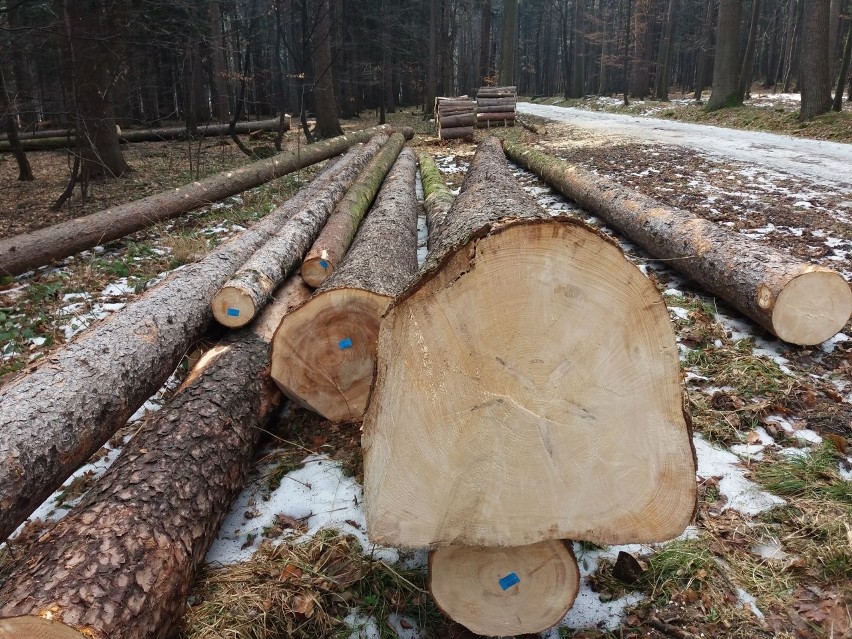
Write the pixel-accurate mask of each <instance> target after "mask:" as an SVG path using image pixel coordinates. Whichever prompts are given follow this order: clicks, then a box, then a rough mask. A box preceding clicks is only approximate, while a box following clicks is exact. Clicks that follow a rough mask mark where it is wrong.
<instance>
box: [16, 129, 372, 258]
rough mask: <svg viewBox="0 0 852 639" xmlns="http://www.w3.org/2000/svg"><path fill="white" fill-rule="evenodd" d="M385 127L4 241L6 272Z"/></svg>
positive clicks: (240, 187) (114, 235) (246, 184)
mask: <svg viewBox="0 0 852 639" xmlns="http://www.w3.org/2000/svg"><path fill="white" fill-rule="evenodd" d="M380 130H381V129H379V128H372V129H365V130H363V131H356V132H354V133H350V134H347V135H344V136H339V137H337V138H333V139H331V140H326V141H324V142H319V143H317V144H312V145H310V146H307V147H303V148H300V149H295V150H291V151H287V152H285V153H281V154H279V155H276V156H275V157H272V158H269V159H266V160H260V161H258V162H254V163H252V164H248V165H246V166H244V167H241V168H238V169H230V170H228V171H223V172H222V173H219V174H217V175H213V176H210V177H208V178H204V179H203V180H199V181H197V182H192V183H191V184H187V185H185V186H182V187H179V188H177V189H171V190H169V191H166V192H163V193H158V194H156V195H151V196H148V197H146V198H143V199H141V200H137V201H135V202H129V203H127V204H122V205H119V206H116V207H113V208H111V209H106V210H104V211H99V212H98V213H92V214H91V215H86V216H84V217H78V218H76V219H73V220H70V221H68V222H62V223H60V224H54V225H53V226H49V227H47V228H44V229H40V230H38V231H33V232H32V233H25V234H23V235H16V236H14V237H10V238H6V239H3V240H0V274H8V275H18V274H20V273H24V272H26V271H28V270H30V269H33V268H37V267H39V266H43V265H45V264H50V263H51V262H52V261H54V260H59V259H62V258H63V257H68V256H69V255H73V254H74V253H77V252H79V251H83V250H85V249H90V248H92V247H93V246H97V245H98V244H104V243H106V242H109V241H111V240H115V239H118V238H120V237H124V236H125V235H129V234H130V233H134V232H136V231H139V230H141V229H144V228H147V227H149V226H151V225H153V224H156V223H157V222H159V221H161V220H165V219H168V218H170V217H176V216H178V215H182V214H184V213H186V212H187V211H191V210H192V209H195V208H198V207H199V206H204V205H205V204H209V203H211V202H215V201H217V200H221V199H223V198H225V197H228V196H229V195H233V194H234V193H241V192H242V191H245V190H246V189H250V188H253V187H255V186H258V185H260V184H264V183H266V182H269V181H270V180H274V179H275V178H279V177H281V176H283V175H287V174H288V173H292V172H293V171H296V170H298V169H300V168H303V167H306V166H310V165H311V164H315V163H317V162H320V161H322V160H325V159H328V158H330V157H332V156H335V155H338V154H340V153H343V152H344V151H345V150H346V149H348V148H349V147H350V146H352V145H353V144H357V143H358V142H366V141H367V140H369V139H370V138H371V137H372V136H373V135H375V134H376V133H377V132H379V131H380Z"/></svg>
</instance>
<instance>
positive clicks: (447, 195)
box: [417, 152, 455, 247]
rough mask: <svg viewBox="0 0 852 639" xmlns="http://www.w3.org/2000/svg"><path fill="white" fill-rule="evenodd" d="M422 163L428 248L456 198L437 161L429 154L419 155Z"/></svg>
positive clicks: (421, 177) (421, 175)
mask: <svg viewBox="0 0 852 639" xmlns="http://www.w3.org/2000/svg"><path fill="white" fill-rule="evenodd" d="M417 157H418V160H419V162H420V181H421V182H422V183H423V198H424V199H423V206H424V208H425V209H426V229H427V231H428V234H427V235H426V243H427V247H428V246H431V244H432V241H433V238H434V237H436V236H437V235H438V227H439V226H440V225H441V224H442V223H443V221H444V219H445V218H446V217H447V213H448V212H449V210H450V207H452V205H453V202H454V201H455V197H454V196H453V194H452V193H451V192H450V189H449V188H448V187H447V183H446V182H444V178H443V177H442V176H441V172H440V171H439V170H438V166H437V165H436V164H435V160H434V159H432V156H431V155H429V154H428V153H424V152H421V153H419V154H418V156H417Z"/></svg>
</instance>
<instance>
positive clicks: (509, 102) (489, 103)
mask: <svg viewBox="0 0 852 639" xmlns="http://www.w3.org/2000/svg"><path fill="white" fill-rule="evenodd" d="M517 102H518V99H517V98H515V97H511V98H483V97H480V96H477V98H476V110H477V111H481V110H482V108H483V107H495V106H501V107H508V108H504V109H503V110H504V111H509V110H512V111H514V110H515V105H516V104H517Z"/></svg>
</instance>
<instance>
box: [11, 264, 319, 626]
mask: <svg viewBox="0 0 852 639" xmlns="http://www.w3.org/2000/svg"><path fill="white" fill-rule="evenodd" d="M309 295H310V292H309V289H307V287H305V286H304V285H303V284H302V283H301V282H300V281H298V279H296V281H291V282H290V283H289V284H288V285H287V286H286V287H285V288H284V289H283V290H282V292H281V293H279V296H278V298H277V299H276V300H275V302H273V303H272V304H271V305H269V306H268V307H267V308H266V310H265V311H264V313H263V315H262V316H261V318H260V320H259V321H258V322H257V323H256V324H255V325H254V327H253V330H245V331H241V332H240V333H236V334H234V336H233V337H232V338H231V339H228V340H225V341H224V342H223V343H221V344H219V345H218V346H216V347H214V348H213V349H212V350H211V351H209V352H208V353H207V354H206V355H205V356H204V357H203V358H202V359H201V361H199V363H198V364H197V365H196V366H195V368H194V369H193V370H192V371H191V373H190V374H189V377H188V378H187V381H186V382H184V384H183V385H182V386H181V388H180V389H178V391H177V393H176V394H175V396H174V397H173V398H172V399H171V400H170V401H169V403H168V405H166V406H165V407H163V409H162V410H161V411H160V412H158V413H157V414H156V415H155V416H154V417H153V418H151V419H149V420H147V421H146V422H145V423H144V424H143V426H142V427H141V428H140V429H139V431H138V432H137V433H136V434H135V435H134V436H133V438H132V439H131V440H130V441H129V442H128V443H127V445H126V446H125V448H124V450H123V451H122V453H121V454H120V455H119V457H118V459H116V461H115V463H114V464H113V465H112V466H111V467H110V469H109V470H108V471H107V473H106V474H105V475H104V476H103V477H102V478H101V479H100V480H99V481H98V482H97V484H96V485H95V487H94V488H93V489H92V490H91V491H90V493H89V494H88V495H87V496H86V497H85V499H84V501H83V502H82V503H81V504H80V505H78V506H76V507H75V508H73V509H72V510H71V511H70V512H69V513H68V514H67V515H65V517H64V518H63V519H62V520H61V521H60V522H59V523H58V524H57V525H56V526H55V527H54V528H53V529H51V530H50V532H49V533H48V535H46V536H45V537H44V538H43V539H41V540H39V543H38V544H36V545H35V546H34V548H33V550H32V551H31V554H30V555H29V556H26V557H24V558H23V559H22V561H21V562H20V567H19V568H18V569H17V570H16V571H15V572H13V573H12V574H11V575H10V576H9V578H8V579H7V581H6V582H5V584H4V585H3V587H2V588H0V637H2V638H3V639H11V638H12V637H15V638H17V637H22V638H23V637H43V638H45V639H71V638H75V639H156V638H162V637H167V636H169V635H170V632H171V631H172V630H173V629H174V627H175V625H176V622H177V621H178V620H179V619H180V616H181V614H182V612H183V610H184V608H185V606H186V599H187V594H188V591H189V587H190V585H191V583H192V579H193V576H194V573H195V571H196V568H197V567H198V566H199V564H200V563H201V562H202V561H203V560H204V556H205V554H206V553H207V550H208V549H209V547H210V544H211V543H212V542H213V540H214V539H215V538H216V533H217V531H218V529H219V525H220V524H221V522H222V519H223V518H224V516H225V515H226V514H227V512H228V509H229V507H230V505H231V502H232V500H233V499H234V497H236V495H237V493H238V492H239V490H240V489H241V488H242V484H243V482H244V480H245V477H246V473H247V472H248V469H249V468H250V466H251V464H252V458H253V453H254V450H255V448H256V446H257V443H258V441H259V439H260V435H261V433H262V430H263V426H264V424H265V422H266V421H267V419H268V418H269V417H270V416H271V415H272V414H273V413H274V411H275V409H276V407H277V406H278V404H279V402H280V399H281V395H280V393H279V392H278V389H277V388H276V387H275V384H273V383H272V381H271V380H270V378H269V368H268V365H269V342H270V340H271V338H272V333H273V331H274V329H275V327H276V326H277V325H278V322H279V321H280V319H281V317H282V316H283V315H284V314H285V313H286V312H287V311H288V310H289V309H290V308H292V307H293V306H296V305H298V304H300V303H302V302H303V301H304V299H306V298H307V297H308V296H309ZM48 613H49V618H50V621H48V620H47V619H46V618H45V617H46V616H47V614H48Z"/></svg>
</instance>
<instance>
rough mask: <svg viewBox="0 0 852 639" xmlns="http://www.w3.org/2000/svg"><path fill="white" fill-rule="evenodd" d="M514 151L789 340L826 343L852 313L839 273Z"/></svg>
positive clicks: (511, 148) (513, 148) (522, 149)
mask: <svg viewBox="0 0 852 639" xmlns="http://www.w3.org/2000/svg"><path fill="white" fill-rule="evenodd" d="M506 153H507V154H508V155H509V157H510V158H512V160H514V161H515V162H517V163H518V164H521V165H522V166H524V167H526V168H528V169H529V170H531V171H533V172H534V173H536V174H537V175H539V176H541V178H542V179H544V180H545V181H546V182H548V183H549V184H551V185H552V186H553V187H554V188H556V189H557V190H559V191H560V192H561V193H563V194H564V195H565V196H566V197H569V198H571V199H572V200H574V201H576V202H577V203H578V204H580V206H582V207H583V208H585V209H586V210H588V211H590V212H592V213H594V214H595V215H598V216H599V217H601V218H602V219H604V220H605V221H606V222H607V223H608V224H611V225H612V226H614V227H615V228H616V229H618V230H619V231H620V232H622V233H624V234H625V235H626V236H627V237H629V238H630V239H631V240H632V241H634V242H636V243H637V244H639V246H641V247H642V248H643V249H645V250H646V251H647V252H648V253H650V254H651V255H653V256H654V257H657V258H661V259H664V260H666V261H667V264H668V265H670V266H671V267H672V268H674V269H677V270H678V271H680V272H681V273H684V274H685V275H687V276H688V277H690V278H692V279H693V280H695V281H696V282H698V283H699V284H700V285H701V286H703V287H704V288H705V289H706V290H708V291H709V292H711V293H712V294H713V295H717V296H718V297H720V298H722V299H723V300H725V301H726V302H727V303H729V304H730V305H731V306H733V307H734V308H736V309H737V310H738V311H740V312H741V313H743V314H744V315H746V316H748V317H750V318H751V319H753V320H754V321H755V322H757V323H758V324H759V325H760V326H762V327H763V328H765V329H766V330H768V331H769V332H770V333H773V334H774V335H777V336H778V337H779V338H780V339H782V340H784V341H785V342H790V343H791V344H803V345H812V344H820V343H822V342H824V341H825V340H827V339H829V338H830V337H832V336H833V335H835V334H836V333H837V332H838V331H840V330H841V329H842V328H843V326H844V325H845V324H846V322H847V321H848V320H849V317H850V315H852V291H850V288H849V284H848V283H847V282H846V281H845V280H844V279H843V276H842V275H840V274H839V273H837V272H836V271H833V270H831V269H827V268H823V267H821V266H816V265H814V264H810V263H808V262H803V261H801V260H798V259H796V258H794V257H792V256H791V255H789V254H786V253H781V252H779V251H775V250H773V249H772V248H771V247H769V246H766V245H765V244H759V243H758V242H755V241H753V240H751V239H749V238H747V237H743V236H742V235H740V234H738V233H734V232H731V231H730V230H728V229H726V228H724V227H721V226H719V225H718V224H714V223H713V222H711V221H709V220H705V219H702V218H699V217H697V216H695V215H693V214H691V213H688V212H686V211H682V210H680V209H676V208H673V207H670V206H665V205H664V204H662V203H661V202H659V201H657V200H654V199H653V198H650V197H647V196H645V195H642V194H640V193H637V192H636V191H633V190H631V189H626V188H624V187H622V186H620V185H618V184H616V183H615V182H613V181H612V180H607V179H606V178H603V177H601V176H600V175H596V174H592V173H589V172H588V171H585V170H583V169H581V168H579V167H577V166H574V165H571V164H568V163H566V162H563V161H561V160H559V159H557V158H555V157H553V156H551V155H547V154H545V153H541V152H540V151H535V150H534V149H532V148H530V147H527V146H523V145H520V144H507V145H506Z"/></svg>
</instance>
